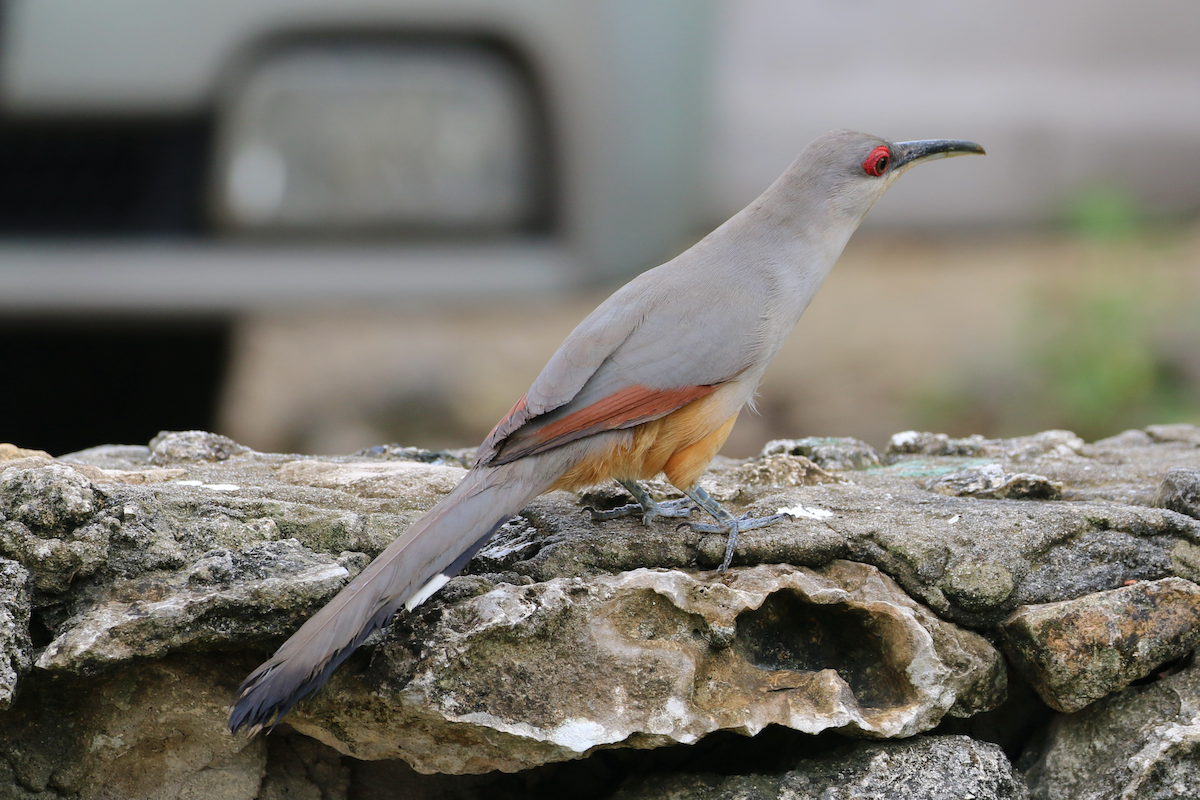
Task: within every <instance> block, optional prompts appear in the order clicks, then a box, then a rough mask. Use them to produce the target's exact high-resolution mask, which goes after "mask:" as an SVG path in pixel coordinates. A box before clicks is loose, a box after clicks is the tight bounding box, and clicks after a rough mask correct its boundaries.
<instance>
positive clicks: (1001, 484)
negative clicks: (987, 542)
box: [926, 464, 1063, 500]
mask: <svg viewBox="0 0 1200 800" xmlns="http://www.w3.org/2000/svg"><path fill="white" fill-rule="evenodd" d="M926 485H927V486H928V488H929V491H931V492H937V493H938V494H945V495H950V496H951V497H990V498H993V499H997V500H1001V499H1009V500H1058V499H1060V498H1062V489H1063V487H1062V484H1061V483H1059V482H1058V481H1052V480H1050V479H1049V478H1046V477H1044V476H1042V475H1032V474H1030V473H1028V472H1018V473H1015V474H1014V473H1006V472H1005V471H1004V468H1003V467H1001V466H1000V465H999V464H984V465H983V466H981V467H968V468H967V469H964V470H960V471H959V472H952V473H950V474H949V475H943V476H942V477H940V478H935V479H933V480H931V481H930V482H929V483H927V484H926Z"/></svg>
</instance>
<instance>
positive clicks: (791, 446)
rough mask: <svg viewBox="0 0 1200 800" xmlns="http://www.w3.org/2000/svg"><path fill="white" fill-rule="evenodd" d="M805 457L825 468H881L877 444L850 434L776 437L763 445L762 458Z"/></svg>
mask: <svg viewBox="0 0 1200 800" xmlns="http://www.w3.org/2000/svg"><path fill="white" fill-rule="evenodd" d="M778 455H789V456H804V457H805V458H808V459H811V460H812V461H813V462H814V463H816V464H817V465H818V466H820V467H821V468H822V469H829V470H853V469H866V468H868V467H878V466H879V464H880V460H879V453H877V452H876V451H875V448H874V447H871V445H869V444H867V443H866V442H864V441H861V440H859V439H853V438H850V437H841V438H835V437H819V436H810V437H808V438H806V439H773V440H771V441H769V442H767V444H766V446H765V447H763V449H762V453H761V457H763V458H766V457H767V456H778Z"/></svg>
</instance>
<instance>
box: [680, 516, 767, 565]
mask: <svg viewBox="0 0 1200 800" xmlns="http://www.w3.org/2000/svg"><path fill="white" fill-rule="evenodd" d="M785 516H786V515H785V514H771V515H770V516H768V517H751V516H750V512H746V513H745V514H743V515H742V516H740V517H733V516H730V517H729V518H728V519H724V520H719V521H718V522H716V523H703V522H681V523H679V524H678V525H677V526H675V529H676V530H680V529H682V528H684V527H688V528H691V529H692V530H693V531H694V532H696V533H723V534H725V535H726V536H728V537H729V538H728V539H727V540H726V542H725V558H723V559H722V560H721V566H719V567H717V574H718V575H719V574H721V573H722V572H724V571H725V570H727V569H729V564H730V562H731V561H733V549H734V546H735V545H736V544H737V536H738V534H739V533H741V532H742V531H751V530H754V529H755V528H765V527H766V526H768V525H773V524H774V523H776V522H778V521H779V520H781V519H783V518H784V517H785Z"/></svg>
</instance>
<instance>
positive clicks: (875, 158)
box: [863, 144, 892, 178]
mask: <svg viewBox="0 0 1200 800" xmlns="http://www.w3.org/2000/svg"><path fill="white" fill-rule="evenodd" d="M891 160H892V153H891V151H890V150H888V149H887V147H886V146H885V145H882V144H881V145H879V147H876V148H875V149H874V150H872V151H871V155H869V156H867V160H866V161H864V162H863V172H865V173H867V174H868V175H870V176H872V177H874V178H878V177H879V176H880V175H882V174H883V173H884V172H886V171H887V168H888V162H889V161H891Z"/></svg>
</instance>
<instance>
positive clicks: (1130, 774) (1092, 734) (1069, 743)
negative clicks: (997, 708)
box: [1026, 665, 1200, 800]
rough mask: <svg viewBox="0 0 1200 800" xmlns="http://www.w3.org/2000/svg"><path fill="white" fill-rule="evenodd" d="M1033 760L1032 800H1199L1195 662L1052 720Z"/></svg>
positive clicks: (1199, 698) (1199, 702)
mask: <svg viewBox="0 0 1200 800" xmlns="http://www.w3.org/2000/svg"><path fill="white" fill-rule="evenodd" d="M1032 755H1036V758H1031V762H1032V763H1031V764H1030V766H1029V768H1028V769H1027V770H1026V780H1027V782H1028V784H1029V787H1030V797H1031V798H1033V800H1175V798H1191V797H1200V665H1193V666H1191V667H1190V668H1188V669H1186V670H1184V671H1183V672H1180V673H1177V674H1175V675H1171V676H1169V677H1167V678H1164V679H1163V680H1160V681H1157V682H1155V683H1151V684H1147V685H1144V686H1132V687H1130V688H1128V689H1126V690H1125V691H1123V692H1121V693H1120V694H1116V695H1113V696H1111V697H1106V698H1104V699H1103V700H1100V701H1098V702H1096V703H1094V704H1092V705H1091V706H1089V707H1088V708H1085V709H1084V710H1082V711H1079V712H1077V713H1075V714H1070V715H1063V716H1059V717H1057V718H1056V719H1055V720H1054V721H1053V722H1052V723H1051V725H1050V729H1049V732H1048V734H1047V736H1046V739H1045V741H1044V742H1043V744H1042V746H1041V748H1040V751H1039V752H1035V753H1034V754H1032Z"/></svg>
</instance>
